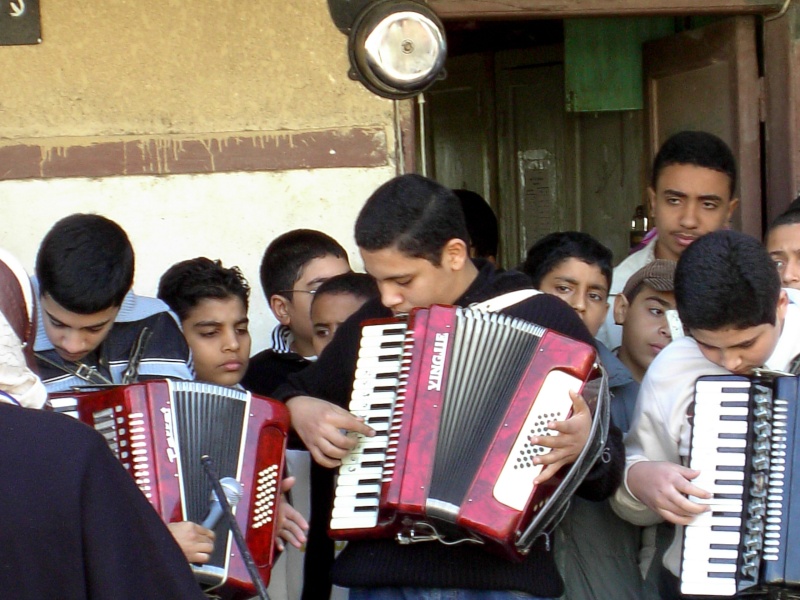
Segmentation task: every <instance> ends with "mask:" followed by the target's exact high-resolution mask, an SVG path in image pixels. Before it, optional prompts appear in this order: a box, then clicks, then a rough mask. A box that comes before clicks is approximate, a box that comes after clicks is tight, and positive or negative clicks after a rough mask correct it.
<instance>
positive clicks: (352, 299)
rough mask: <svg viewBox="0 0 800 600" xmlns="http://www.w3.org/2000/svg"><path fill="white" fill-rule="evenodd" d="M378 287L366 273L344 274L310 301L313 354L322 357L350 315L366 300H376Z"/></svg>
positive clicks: (329, 283) (320, 290)
mask: <svg viewBox="0 0 800 600" xmlns="http://www.w3.org/2000/svg"><path fill="white" fill-rule="evenodd" d="M378 295H379V292H378V286H377V284H376V283H375V280H374V279H373V278H372V277H370V276H369V275H367V274H366V273H342V274H341V275H337V276H336V277H331V278H330V279H328V281H326V282H325V283H323V284H322V285H321V286H319V289H318V290H317V293H316V294H314V300H312V301H311V324H312V325H313V326H314V351H315V352H316V353H317V356H319V355H320V354H321V353H322V351H323V350H324V349H325V347H326V346H327V345H328V344H329V343H330V342H331V340H332V339H333V336H334V334H335V333H336V330H337V329H339V326H341V324H342V323H344V322H345V321H346V320H347V319H348V318H349V317H350V315H352V314H353V313H354V312H356V311H357V310H358V309H359V308H361V306H362V305H363V304H364V302H366V301H367V300H370V299H371V298H377V297H378Z"/></svg>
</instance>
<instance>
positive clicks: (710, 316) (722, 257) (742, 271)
mask: <svg viewBox="0 0 800 600" xmlns="http://www.w3.org/2000/svg"><path fill="white" fill-rule="evenodd" d="M780 293H781V280H780V277H779V276H778V270H777V269H776V268H775V263H773V262H772V259H771V258H770V257H769V254H768V253H767V251H766V249H765V248H764V247H763V246H762V245H761V244H760V243H759V242H758V240H756V239H755V238H752V237H750V236H748V235H745V234H743V233H739V232H738V231H728V230H720V231H715V232H713V233H709V234H706V235H704V236H703V237H701V238H700V239H698V240H697V241H695V242H693V243H692V245H690V246H689V247H688V248H687V249H686V250H684V252H683V254H682V255H681V258H680V260H679V261H678V266H677V268H676V269H675V303H676V304H677V306H678V314H679V315H680V318H681V321H682V322H683V324H684V326H686V327H688V328H689V329H706V330H709V331H718V330H721V329H727V328H733V329H746V328H748V327H755V326H757V325H762V324H764V323H769V324H770V325H774V324H775V318H776V312H775V309H776V307H777V305H778V297H779V296H780Z"/></svg>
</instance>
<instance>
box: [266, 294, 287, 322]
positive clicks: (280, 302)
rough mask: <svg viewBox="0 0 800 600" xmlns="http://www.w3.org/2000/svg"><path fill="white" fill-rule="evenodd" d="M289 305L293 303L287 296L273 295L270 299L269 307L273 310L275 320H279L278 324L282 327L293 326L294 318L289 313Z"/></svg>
mask: <svg viewBox="0 0 800 600" xmlns="http://www.w3.org/2000/svg"><path fill="white" fill-rule="evenodd" d="M289 304H291V302H290V301H289V299H288V298H286V297H285V296H281V295H280V294H273V295H272V296H270V297H269V307H270V309H272V314H274V315H275V318H276V319H278V322H279V323H280V324H281V325H285V326H287V327H288V326H289V325H290V324H291V321H292V318H291V314H290V312H289Z"/></svg>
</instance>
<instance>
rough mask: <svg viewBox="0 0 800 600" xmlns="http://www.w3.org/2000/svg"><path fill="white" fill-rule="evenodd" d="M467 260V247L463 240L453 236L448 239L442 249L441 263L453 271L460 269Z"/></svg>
mask: <svg viewBox="0 0 800 600" xmlns="http://www.w3.org/2000/svg"><path fill="white" fill-rule="evenodd" d="M468 260H469V247H468V246H467V243H466V242H465V241H464V240H460V239H458V238H453V239H451V240H448V241H447V243H446V244H445V245H444V248H443V249H442V265H446V266H448V267H450V269H451V270H453V271H460V270H462V269H463V268H464V265H465V264H467V261H468Z"/></svg>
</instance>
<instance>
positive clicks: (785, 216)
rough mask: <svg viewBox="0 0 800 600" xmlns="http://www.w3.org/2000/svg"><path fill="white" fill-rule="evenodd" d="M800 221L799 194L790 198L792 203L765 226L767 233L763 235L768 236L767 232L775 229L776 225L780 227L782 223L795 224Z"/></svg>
mask: <svg viewBox="0 0 800 600" xmlns="http://www.w3.org/2000/svg"><path fill="white" fill-rule="evenodd" d="M797 223H800V196H798V197H797V198H795V199H794V200H792V203H791V204H790V205H789V207H788V208H787V209H786V210H785V211H783V212H782V213H781V214H779V215H778V216H777V217H775V219H774V220H773V221H772V223H770V224H769V227H767V233H766V234H765V235H764V238H765V239H766V238H767V236H769V232H770V231H772V230H773V229H775V228H776V227H781V226H782V225H795V224H797Z"/></svg>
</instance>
